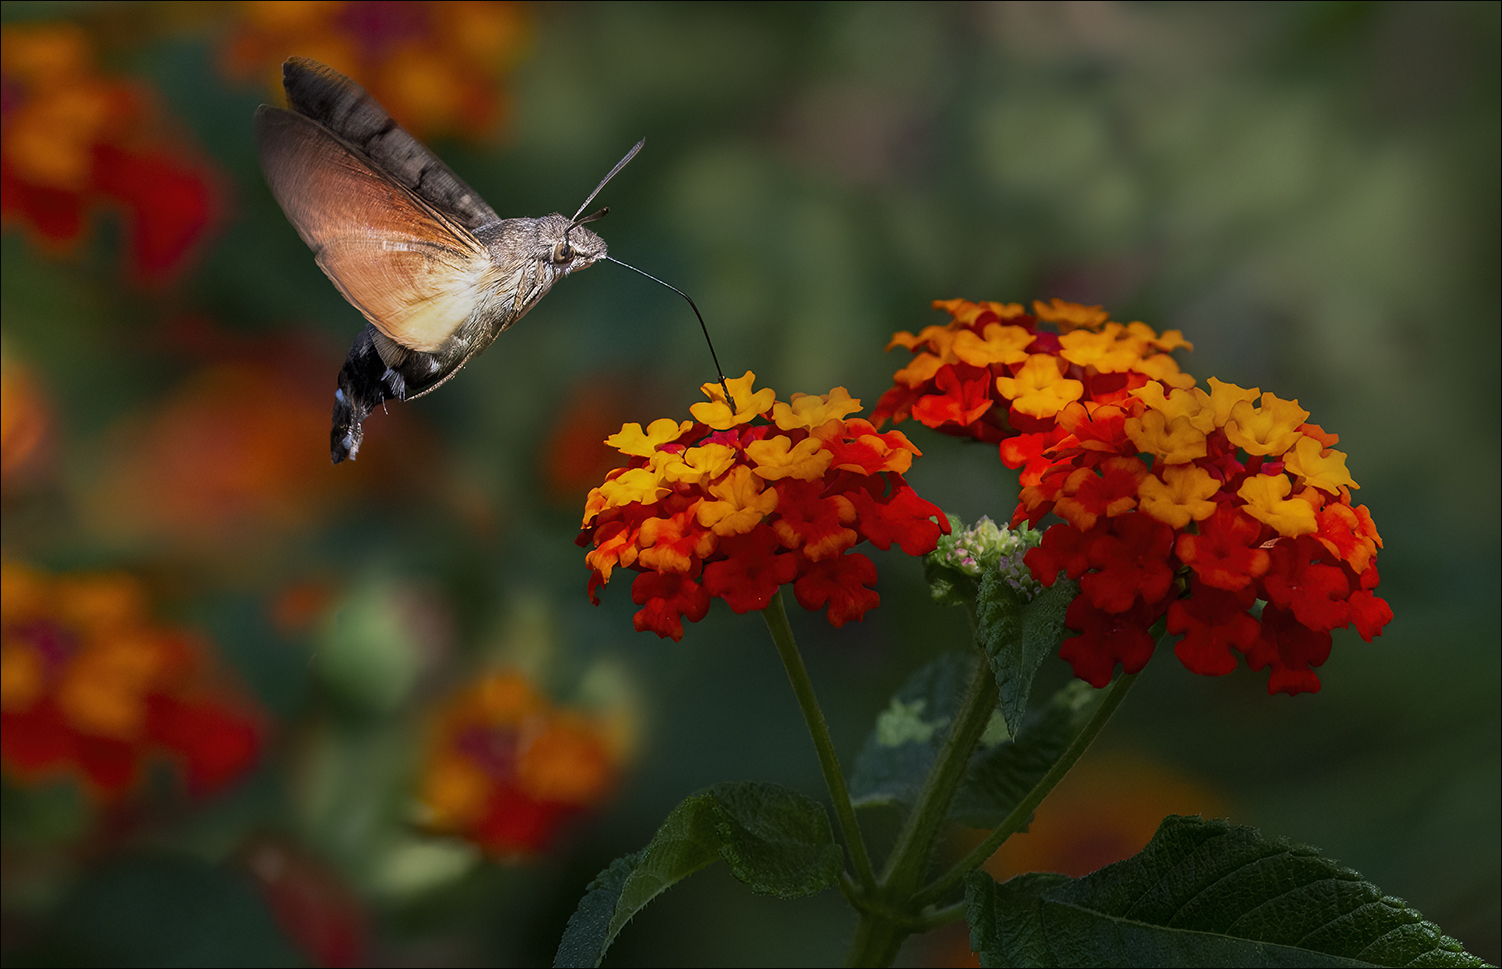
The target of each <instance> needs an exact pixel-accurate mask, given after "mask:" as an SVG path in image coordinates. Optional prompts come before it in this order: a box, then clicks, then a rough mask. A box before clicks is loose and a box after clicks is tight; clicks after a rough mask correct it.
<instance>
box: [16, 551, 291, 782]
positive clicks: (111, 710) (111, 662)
mask: <svg viewBox="0 0 1502 969" xmlns="http://www.w3.org/2000/svg"><path fill="white" fill-rule="evenodd" d="M0 574H3V582H0V725H3V730H0V763H3V764H4V767H5V771H6V773H7V774H9V775H10V776H12V777H14V778H15V779H17V780H19V781H21V782H23V783H25V782H37V781H43V780H45V779H47V778H50V777H53V776H57V775H70V774H71V775H73V776H76V777H77V778H78V779H79V780H81V781H82V782H83V784H84V786H85V788H86V789H87V790H88V791H89V792H90V793H91V794H93V795H95V796H96V797H98V798H99V799H100V800H109V799H113V798H115V797H118V796H119V795H121V794H123V793H125V792H126V791H128V790H129V789H130V788H131V787H132V786H133V785H134V784H135V783H136V782H137V781H138V780H139V779H140V777H141V773H142V768H143V765H144V763H145V762H146V761H147V760H148V759H151V758H153V757H158V756H165V757H167V758H168V759H169V760H171V761H173V762H174V763H176V764H177V766H178V767H179V768H180V769H181V770H182V773H183V776H184V779H185V781H186V783H187V787H188V790H189V791H190V792H192V793H195V794H202V793H209V792H212V791H214V790H217V789H219V788H221V787H223V786H225V785H226V784H228V783H230V782H231V781H233V780H234V779H235V778H236V777H238V776H240V775H241V774H242V773H244V771H246V770H247V769H248V768H249V767H250V766H251V765H252V764H253V763H254V761H255V759H256V756H257V753H258V751H259V749H260V745H261V739H260V737H261V732H262V731H261V729H260V727H259V725H258V723H257V717H256V716H255V715H254V714H253V713H252V712H251V711H250V709H249V708H248V707H247V706H246V705H245V704H244V702H243V701H241V700H240V699H239V698H238V697H237V696H235V695H234V694H233V693H231V692H230V691H229V690H228V689H227V688H226V687H224V686H223V685H222V683H220V682H219V676H218V674H217V671H216V670H215V669H214V668H213V666H212V664H211V663H210V661H209V657H208V655H207V653H206V651H205V648H204V646H203V645H201V644H200V643H198V642H197V641H196V640H195V639H193V638H192V637H190V636H189V635H188V634H186V633H185V632H183V631H182V630H179V629H173V628H170V627H166V626H161V625H158V624H156V623H154V622H153V621H152V620H151V617H150V615H149V608H148V603H147V599H146V593H145V590H144V589H143V588H142V587H141V584H140V582H139V581H138V580H136V579H135V578H133V577H131V576H129V575H125V574H104V575H100V574H83V575H67V576H57V577H53V576H48V575H46V574H44V573H42V572H40V571H37V570H35V569H32V568H30V567H28V566H26V565H22V564H19V563H15V562H5V563H0Z"/></svg>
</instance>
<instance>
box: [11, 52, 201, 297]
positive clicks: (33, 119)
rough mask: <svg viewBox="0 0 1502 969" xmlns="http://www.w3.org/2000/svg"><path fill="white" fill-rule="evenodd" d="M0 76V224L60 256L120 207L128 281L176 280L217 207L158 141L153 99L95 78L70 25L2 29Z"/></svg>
mask: <svg viewBox="0 0 1502 969" xmlns="http://www.w3.org/2000/svg"><path fill="white" fill-rule="evenodd" d="M0 75H3V78H0V79H3V84H4V111H3V118H4V120H3V128H4V147H3V149H0V218H3V221H4V222H5V223H6V224H7V225H9V224H12V223H18V224H20V225H21V226H23V227H24V228H25V229H26V231H27V233H28V234H29V235H30V236H31V237H32V238H33V239H34V240H35V241H37V242H38V243H40V244H42V245H43V246H44V247H46V248H51V249H57V250H68V249H71V248H73V247H74V246H75V245H76V244H77V243H78V242H79V241H80V240H82V239H83V238H84V236H85V235H86V234H87V230H88V222H89V221H90V214H91V213H92V212H93V211H95V210H97V209H101V208H108V209H118V210H120V211H121V212H122V213H123V215H124V219H125V225H126V234H127V237H128V240H129V242H128V251H129V263H130V269H131V272H132V274H133V275H134V276H135V277H136V278H138V279H140V280H142V281H144V282H149V283H155V282H164V281H166V280H168V279H170V278H171V277H172V276H173V275H175V274H176V272H177V271H178V270H179V269H181V268H182V266H183V264H184V263H185V261H186V260H187V257H188V256H189V255H190V253H191V252H192V250H193V249H194V248H195V246H196V244H197V243H199V242H200V241H201V240H202V239H203V237H204V236H205V234H206V233H207V232H208V231H209V229H210V227H211V225H212V224H213V222H214V220H215V218H216V216H217V214H218V211H219V208H220V203H219V201H218V199H217V198H216V197H215V191H214V186H213V182H214V178H213V176H212V175H211V173H210V171H209V169H208V167H207V165H206V163H204V162H203V161H201V160H198V159H196V158H193V157H192V155H191V153H190V152H188V151H187V150H186V149H185V147H184V145H183V144H182V142H181V140H180V139H177V138H174V137H172V136H171V135H170V134H169V133H168V131H167V128H168V126H167V124H166V122H165V120H164V119H163V118H162V117H161V115H160V113H159V112H157V111H156V110H155V109H154V107H153V99H152V98H151V96H150V95H149V94H148V93H147V92H146V91H144V90H143V89H142V88H141V87H140V86H139V85H136V84H133V83H130V82H127V81H123V80H119V79H116V78H109V77H105V76H104V75H102V74H101V73H99V71H98V68H97V65H96V63H95V59H94V52H93V49H92V45H91V44H90V42H89V40H88V38H87V37H86V36H85V34H84V32H83V31H82V30H81V29H80V28H78V27H77V26H75V25H72V24H35V25H24V26H20V25H7V26H6V27H4V28H0Z"/></svg>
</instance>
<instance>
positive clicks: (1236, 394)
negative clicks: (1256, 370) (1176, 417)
mask: <svg viewBox="0 0 1502 969" xmlns="http://www.w3.org/2000/svg"><path fill="white" fill-rule="evenodd" d="M1261 393H1262V391H1261V390H1260V389H1258V388H1256V387H1253V388H1251V389H1250V390H1248V389H1247V388H1245V387H1238V386H1236V385H1235V384H1228V383H1226V382H1225V381H1224V380H1219V379H1217V378H1215V377H1211V378H1210V393H1208V394H1207V393H1205V392H1204V391H1203V390H1198V389H1196V390H1195V391H1194V396H1195V397H1197V398H1199V400H1200V402H1201V403H1202V404H1204V405H1205V406H1206V407H1208V408H1210V410H1212V411H1213V412H1214V413H1215V426H1216V427H1225V426H1226V421H1228V420H1230V419H1231V409H1232V408H1233V407H1235V406H1236V405H1237V404H1239V403H1241V402H1242V401H1247V402H1249V403H1250V402H1252V401H1255V400H1256V399H1257V397H1258V396H1259V395H1261Z"/></svg>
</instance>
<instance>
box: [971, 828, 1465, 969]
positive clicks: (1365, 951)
mask: <svg viewBox="0 0 1502 969" xmlns="http://www.w3.org/2000/svg"><path fill="white" fill-rule="evenodd" d="M965 895H966V909H967V915H968V918H969V922H970V946H971V948H972V949H974V950H975V951H976V952H977V953H979V954H980V960H981V965H982V966H1097V965H1115V966H1229V965H1237V966H1368V965H1378V966H1409V965H1423V966H1480V965H1484V963H1483V962H1482V961H1481V960H1479V959H1477V958H1476V957H1474V956H1472V955H1470V954H1469V953H1467V952H1466V951H1465V950H1464V949H1463V948H1462V947H1461V945H1460V943H1458V942H1456V941H1455V940H1454V939H1451V938H1449V937H1447V936H1445V935H1443V934H1442V933H1441V932H1440V930H1439V928H1438V927H1437V926H1435V925H1434V924H1433V923H1431V922H1428V921H1425V920H1424V918H1423V916H1421V915H1420V914H1419V913H1418V912H1415V911H1414V910H1413V909H1411V908H1409V907H1408V905H1407V904H1406V903H1405V902H1403V901H1402V900H1401V899H1396V898H1392V897H1389V896H1385V895H1384V894H1383V893H1382V891H1381V890H1380V889H1379V888H1377V886H1375V885H1372V884H1371V883H1369V882H1367V881H1364V880H1363V879H1362V878H1361V876H1360V875H1358V874H1356V873H1355V872H1353V871H1351V870H1349V869H1347V868H1342V867H1341V866H1340V865H1338V864H1336V863H1335V862H1333V861H1331V860H1329V859H1327V858H1323V857H1321V856H1320V854H1319V852H1318V851H1317V850H1316V849H1314V848H1309V847H1304V846H1302V845H1294V844H1290V843H1289V842H1288V841H1286V840H1283V839H1281V838H1278V839H1273V838H1265V837H1263V836H1262V834H1261V832H1259V831H1257V830H1256V829H1255V828H1248V827H1242V826H1236V825H1231V824H1229V823H1227V822H1225V821H1206V820H1203V819H1201V818H1197V817H1196V818H1186V817H1176V816H1170V817H1168V818H1165V819H1164V821H1163V824H1162V825H1161V826H1160V827H1159V828H1158V833H1157V834H1155V835H1153V840H1152V841H1151V842H1149V843H1148V845H1147V847H1146V848H1144V849H1142V851H1141V853H1139V854H1138V855H1136V856H1135V857H1133V858H1129V859H1127V860H1126V861H1122V862H1117V863H1116V864H1114V865H1108V866H1106V867H1105V868H1102V869H1101V870H1100V871H1097V872H1095V873H1094V874H1090V875H1086V876H1085V877H1084V878H1068V877H1066V876H1064V875H1049V874H1035V875H1022V876H1019V877H1017V878H1013V879H1012V880H1010V881H1008V882H1006V883H1005V884H1001V885H998V884H997V883H996V882H994V881H992V880H991V878H990V877H989V876H987V875H986V874H984V873H983V872H974V873H972V874H971V875H970V877H969V878H968V879H967V880H966V883H965Z"/></svg>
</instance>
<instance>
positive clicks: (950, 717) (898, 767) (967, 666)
mask: <svg viewBox="0 0 1502 969" xmlns="http://www.w3.org/2000/svg"><path fill="white" fill-rule="evenodd" d="M975 663H976V658H975V657H974V654H973V653H972V654H970V655H966V654H964V653H947V654H945V655H944V656H941V657H939V658H938V659H936V660H934V661H933V662H932V663H929V664H927V665H925V666H923V667H922V668H920V669H919V670H918V671H917V672H915V673H914V674H913V675H912V676H910V677H908V681H907V682H906V683H904V684H902V688H901V689H899V690H898V691H897V692H896V694H894V695H893V697H892V703H891V705H890V706H889V707H888V708H887V709H886V710H884V711H883V712H882V713H881V714H880V715H879V716H878V717H877V718H876V728H875V729H874V730H872V732H871V733H870V734H869V735H868V736H867V737H866V742H865V745H864V746H862V747H861V752H860V754H859V755H858V756H857V757H856V758H855V768H854V770H852V772H851V774H850V780H849V787H850V799H851V801H852V802H854V804H855V806H856V807H869V806H872V805H877V804H905V805H911V804H912V803H913V802H914V801H916V800H917V798H918V792H919V791H920V790H922V788H923V781H924V778H926V777H927V776H928V772H929V769H930V768H932V767H933V764H934V758H935V757H937V756H938V752H939V747H940V746H942V745H943V743H944V737H945V736H946V735H947V734H948V733H949V727H950V724H952V723H954V718H955V717H956V716H958V714H959V710H960V703H961V701H963V700H964V698H965V687H966V686H968V685H969V682H968V681H969V677H970V675H971V673H972V672H973V671H974V668H975Z"/></svg>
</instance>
